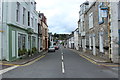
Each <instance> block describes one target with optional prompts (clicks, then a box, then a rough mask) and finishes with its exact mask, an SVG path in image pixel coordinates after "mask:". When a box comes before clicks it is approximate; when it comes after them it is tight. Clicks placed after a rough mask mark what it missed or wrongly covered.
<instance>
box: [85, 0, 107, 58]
mask: <svg viewBox="0 0 120 80" xmlns="http://www.w3.org/2000/svg"><path fill="white" fill-rule="evenodd" d="M102 5H106V6H107V4H106V3H104V2H96V1H95V2H93V3H92V4H91V6H90V7H89V9H88V10H86V12H85V20H86V21H85V31H86V40H87V41H86V46H87V48H89V50H90V51H92V54H93V55H98V56H101V57H104V58H106V59H109V52H108V51H109V49H108V48H109V45H108V41H109V40H108V18H103V17H102V15H101V13H102V10H101V8H100V7H101V6H102Z"/></svg>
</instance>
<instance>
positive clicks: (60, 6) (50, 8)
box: [36, 0, 85, 34]
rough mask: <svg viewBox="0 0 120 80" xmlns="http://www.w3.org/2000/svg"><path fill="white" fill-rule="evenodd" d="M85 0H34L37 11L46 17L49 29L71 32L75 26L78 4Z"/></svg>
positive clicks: (77, 16) (54, 31) (57, 31)
mask: <svg viewBox="0 0 120 80" xmlns="http://www.w3.org/2000/svg"><path fill="white" fill-rule="evenodd" d="M84 1H85V0H82V1H81V0H50V1H49V0H36V2H37V11H41V12H42V13H44V14H45V16H46V17H47V23H48V26H49V31H50V32H53V33H61V34H62V33H71V31H73V30H75V29H76V28H77V26H78V25H77V21H78V19H79V13H78V12H79V10H80V4H81V3H83V2H84Z"/></svg>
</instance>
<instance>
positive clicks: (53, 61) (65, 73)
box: [2, 47, 118, 78]
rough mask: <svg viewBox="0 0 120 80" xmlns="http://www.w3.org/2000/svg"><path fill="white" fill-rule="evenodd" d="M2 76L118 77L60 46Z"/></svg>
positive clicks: (105, 68)
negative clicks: (33, 61) (29, 63)
mask: <svg viewBox="0 0 120 80" xmlns="http://www.w3.org/2000/svg"><path fill="white" fill-rule="evenodd" d="M2 77H3V78H118V74H117V73H115V72H113V71H111V70H109V69H108V68H107V67H103V66H98V65H95V64H93V63H91V62H89V61H87V60H86V59H84V58H82V57H81V56H79V55H78V54H77V53H75V52H72V51H71V50H69V49H65V48H63V47H61V48H60V49H59V50H57V51H56V52H50V53H47V55H46V56H45V57H44V58H42V59H40V60H38V61H36V62H35V63H33V64H31V65H28V66H19V67H17V68H16V69H13V70H11V71H8V72H6V73H4V74H3V75H2Z"/></svg>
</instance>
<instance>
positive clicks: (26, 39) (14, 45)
mask: <svg viewBox="0 0 120 80" xmlns="http://www.w3.org/2000/svg"><path fill="white" fill-rule="evenodd" d="M8 25H9V61H14V60H17V59H20V58H22V57H25V56H27V55H28V54H29V53H28V52H29V51H30V52H32V49H33V48H34V50H35V49H37V34H35V33H34V32H33V29H31V28H28V29H24V28H20V27H19V26H16V25H12V24H8Z"/></svg>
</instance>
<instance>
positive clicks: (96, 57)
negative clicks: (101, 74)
mask: <svg viewBox="0 0 120 80" xmlns="http://www.w3.org/2000/svg"><path fill="white" fill-rule="evenodd" d="M71 50H72V51H75V52H77V53H78V54H80V55H83V56H85V57H87V58H89V59H91V60H93V61H95V62H96V63H111V61H110V60H107V59H103V58H101V57H99V56H94V55H92V54H91V53H88V52H83V51H82V52H80V51H77V50H74V49H71Z"/></svg>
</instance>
